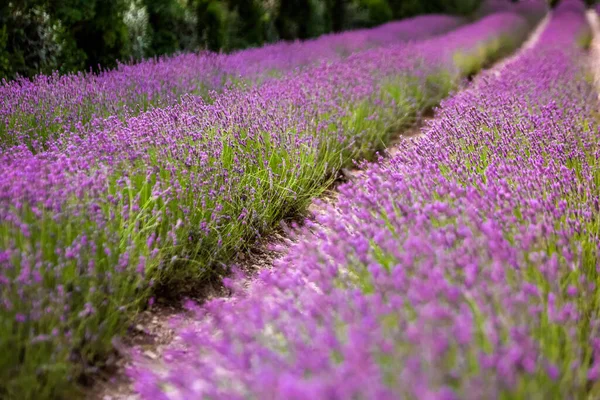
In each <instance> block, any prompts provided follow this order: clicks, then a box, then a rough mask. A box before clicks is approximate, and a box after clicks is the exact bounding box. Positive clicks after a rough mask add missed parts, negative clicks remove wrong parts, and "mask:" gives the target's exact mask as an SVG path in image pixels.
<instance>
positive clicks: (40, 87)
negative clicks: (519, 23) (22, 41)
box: [0, 15, 463, 150]
mask: <svg viewBox="0 0 600 400" xmlns="http://www.w3.org/2000/svg"><path fill="white" fill-rule="evenodd" d="M462 23H463V21H462V20H461V19H460V18H456V17H451V16H444V15H431V16H422V17H416V18H412V19H408V20H404V21H399V22H393V23H389V24H386V25H383V26H381V27H377V28H374V29H365V30H360V31H351V32H345V33H341V34H333V35H327V36H324V37H322V38H318V39H315V40H309V41H305V42H293V43H286V42H282V43H278V44H274V45H270V46H266V47H263V48H257V49H249V50H243V51H239V52H237V53H234V54H231V55H222V54H215V53H210V52H204V53H200V54H181V55H177V56H174V57H166V58H160V59H151V60H146V61H143V62H140V63H137V64H134V65H127V64H122V65H119V67H118V68H117V69H116V70H113V71H106V72H103V73H101V74H99V75H95V74H84V73H79V74H75V75H65V76H59V75H58V74H56V75H52V76H43V75H42V76H38V77H36V78H34V79H33V80H28V79H25V78H23V79H18V80H16V81H14V82H10V83H4V85H2V86H1V87H0V98H2V102H1V103H0V148H6V147H10V146H13V145H18V144H23V143H25V144H27V145H29V146H30V147H31V148H33V149H36V150H42V149H44V148H45V147H46V145H47V142H48V141H51V140H52V139H54V138H56V137H58V136H61V135H65V134H73V133H75V134H77V133H78V132H79V131H81V129H82V127H83V126H85V125H86V124H88V123H90V122H92V123H93V122H94V121H97V120H102V119H104V118H106V117H110V116H119V117H123V118H127V117H130V116H134V115H137V114H139V113H140V112H142V111H145V110H148V109H149V108H152V107H164V106H169V105H173V104H176V103H177V102H178V101H179V100H180V98H181V97H182V96H183V95H198V96H203V97H204V98H210V97H211V95H210V93H211V91H214V90H220V89H221V88H223V86H226V85H228V84H231V83H232V82H237V81H240V80H242V81H244V82H253V81H257V80H264V79H265V77H268V76H274V75H275V74H286V73H288V74H289V73H290V72H293V70H294V69H295V68H299V67H302V66H307V65H310V64H314V63H315V62H319V61H321V62H324V61H328V60H330V61H335V60H339V59H342V58H343V56H347V55H349V54H352V53H354V52H357V51H360V50H365V49H367V48H370V47H376V46H382V45H390V44H394V43H400V42H403V41H408V40H417V39H425V38H428V37H432V36H434V35H438V34H441V33H445V32H448V31H450V30H452V29H454V28H456V27H457V26H459V25H460V24H462Z"/></svg>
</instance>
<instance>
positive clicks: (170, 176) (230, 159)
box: [0, 13, 529, 399]
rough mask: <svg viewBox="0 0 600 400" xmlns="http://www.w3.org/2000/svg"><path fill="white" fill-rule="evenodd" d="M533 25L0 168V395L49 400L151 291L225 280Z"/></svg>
mask: <svg viewBox="0 0 600 400" xmlns="http://www.w3.org/2000/svg"><path fill="white" fill-rule="evenodd" d="M528 28H529V26H528V24H527V23H526V22H525V21H524V19H523V18H521V17H519V16H518V15H514V14H506V13H505V14H498V15H493V16H490V17H487V18H485V19H484V20H481V21H480V22H478V23H475V24H472V25H469V26H466V27H464V28H461V29H459V30H457V31H454V32H452V33H449V34H447V35H445V36H443V37H440V38H439V39H432V40H428V41H424V42H421V43H416V44H411V45H404V46H402V45H400V46H389V47H386V48H381V49H375V50H369V51H366V52H362V53H358V54H355V55H353V56H350V57H348V58H347V59H345V60H343V61H339V62H336V63H332V64H327V65H325V64H322V65H319V66H316V67H313V68H310V69H309V70H308V71H305V72H303V73H299V74H294V75H293V76H291V77H288V78H285V79H280V80H275V81H270V82H267V83H265V84H264V85H261V86H260V87H256V88H253V89H249V90H245V91H236V90H232V91H225V92H224V93H223V94H222V95H219V96H217V97H216V98H215V99H214V101H213V103H212V104H206V103H204V102H203V101H201V100H199V99H196V98H189V99H186V100H184V101H183V102H182V103H181V104H179V105H176V106H173V107H167V108H165V109H156V110H154V111H151V112H148V113H144V114H143V115H140V116H139V117H136V118H130V119H128V120H126V121H121V120H119V119H118V118H113V119H110V120H107V121H105V122H104V123H103V129H100V130H97V129H94V127H92V126H88V127H82V132H83V133H84V134H83V135H82V137H79V136H77V137H69V136H65V137H64V138H62V139H61V140H62V142H61V145H60V146H57V148H56V149H50V150H48V151H45V152H42V153H38V154H32V153H31V152H30V151H29V150H27V149H26V148H24V147H23V146H21V147H15V148H13V149H12V151H11V152H5V153H4V154H3V155H2V157H1V159H0V249H1V250H0V266H1V268H0V281H1V282H2V291H0V319H1V320H2V324H1V325H0V337H2V339H3V340H2V341H0V354H1V355H2V356H0V394H2V395H7V396H8V397H11V396H13V397H19V398H23V399H25V398H31V397H35V398H44V397H57V396H59V395H60V394H61V393H62V391H63V390H70V387H71V383H72V382H71V383H70V382H69V381H67V377H71V378H70V379H71V380H73V379H74V378H73V377H75V376H78V375H80V374H81V373H88V372H90V371H93V369H94V368H95V366H96V365H97V363H98V357H99V356H102V355H105V354H107V353H108V352H110V350H111V348H112V345H111V339H112V338H113V337H114V336H115V335H118V334H120V333H122V332H123V329H124V328H125V327H126V323H127V321H128V320H129V318H130V317H131V316H132V315H134V314H135V312H136V310H138V309H139V307H140V306H143V305H144V304H145V302H146V300H147V299H148V296H149V295H150V294H151V293H153V292H155V291H156V288H157V287H158V286H162V287H166V288H168V289H173V288H176V287H179V286H181V285H182V284H185V283H186V282H195V283H197V282H198V281H199V280H200V279H202V278H205V277H207V276H210V275H211V274H215V273H219V271H221V270H222V269H221V267H220V265H222V263H223V262H225V261H227V260H228V259H229V258H230V257H231V256H232V255H234V254H235V253H236V252H237V251H238V250H240V249H243V248H244V246H246V245H247V244H248V243H250V242H251V241H252V240H253V239H254V238H256V237H257V236H258V235H260V234H262V233H264V232H266V231H268V230H269V229H270V228H272V227H273V226H274V225H276V224H277V223H278V221H280V220H281V218H283V217H285V216H286V215H290V214H297V213H298V212H301V211H302V210H304V209H305V208H306V206H307V205H308V203H309V201H310V199H311V198H313V197H314V196H316V195H318V194H319V193H320V192H321V191H322V190H323V188H324V187H325V186H326V185H327V183H328V182H329V181H330V179H331V178H332V177H333V176H335V172H336V170H337V169H339V168H340V167H342V166H344V165H348V164H349V163H350V162H351V160H353V159H358V158H362V157H366V156H369V155H372V154H373V153H374V151H375V150H377V149H379V148H381V146H382V145H383V144H385V143H387V142H388V141H389V138H390V137H391V136H392V135H393V132H394V131H395V130H397V129H398V128H399V127H401V126H403V125H405V124H406V123H409V122H410V121H411V119H412V118H413V117H414V115H415V114H416V113H418V112H420V111H422V110H423V109H424V108H426V107H429V106H431V105H433V104H435V103H437V102H438V101H439V99H440V98H441V97H442V96H444V95H445V94H446V93H447V92H448V91H449V90H450V89H451V88H452V87H454V86H455V85H456V84H457V82H458V80H459V78H460V76H461V75H464V74H465V73H468V72H472V71H473V70H474V69H475V68H479V67H481V65H483V64H484V63H487V62H490V61H492V60H494V59H496V58H498V57H499V56H501V55H503V54H505V53H506V52H507V51H509V50H511V49H514V48H515V47H516V46H517V45H518V44H519V43H520V42H521V41H522V40H523V39H524V37H525V35H526V32H527V30H528Z"/></svg>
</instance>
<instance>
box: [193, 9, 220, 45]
mask: <svg viewBox="0 0 600 400" xmlns="http://www.w3.org/2000/svg"><path fill="white" fill-rule="evenodd" d="M196 17H197V20H196V21H197V22H196V23H197V35H198V42H199V43H200V44H201V45H202V46H203V47H205V48H207V49H209V50H213V51H219V50H220V49H224V48H227V9H226V8H225V6H224V5H223V3H221V2H220V1H217V0H199V1H198V7H197V15H196Z"/></svg>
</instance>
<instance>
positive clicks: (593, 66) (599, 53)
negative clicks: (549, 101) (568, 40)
mask: <svg viewBox="0 0 600 400" xmlns="http://www.w3.org/2000/svg"><path fill="white" fill-rule="evenodd" d="M586 17H587V20H588V23H589V24H590V27H591V28H592V43H591V44H590V57H589V62H590V66H589V67H590V70H591V72H592V75H593V77H594V85H595V86H596V89H597V91H598V98H600V17H598V14H597V13H596V12H595V11H594V10H588V11H587V13H586Z"/></svg>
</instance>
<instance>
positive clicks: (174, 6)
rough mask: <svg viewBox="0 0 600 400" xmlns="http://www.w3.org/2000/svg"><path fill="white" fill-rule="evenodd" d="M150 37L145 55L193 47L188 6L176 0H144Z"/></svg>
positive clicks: (168, 52)
mask: <svg viewBox="0 0 600 400" xmlns="http://www.w3.org/2000/svg"><path fill="white" fill-rule="evenodd" d="M143 4H144V5H145V7H146V12H147V15H148V25H149V31H150V32H151V33H150V36H151V39H150V44H149V47H148V51H147V55H149V56H156V55H162V54H172V53H175V52H177V51H179V50H189V49H191V48H193V46H194V44H195V42H193V41H189V40H186V38H188V37H193V36H194V23H193V21H192V20H190V18H189V15H190V12H189V11H188V6H187V4H185V3H182V2H180V1H178V0H144V1H143Z"/></svg>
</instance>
